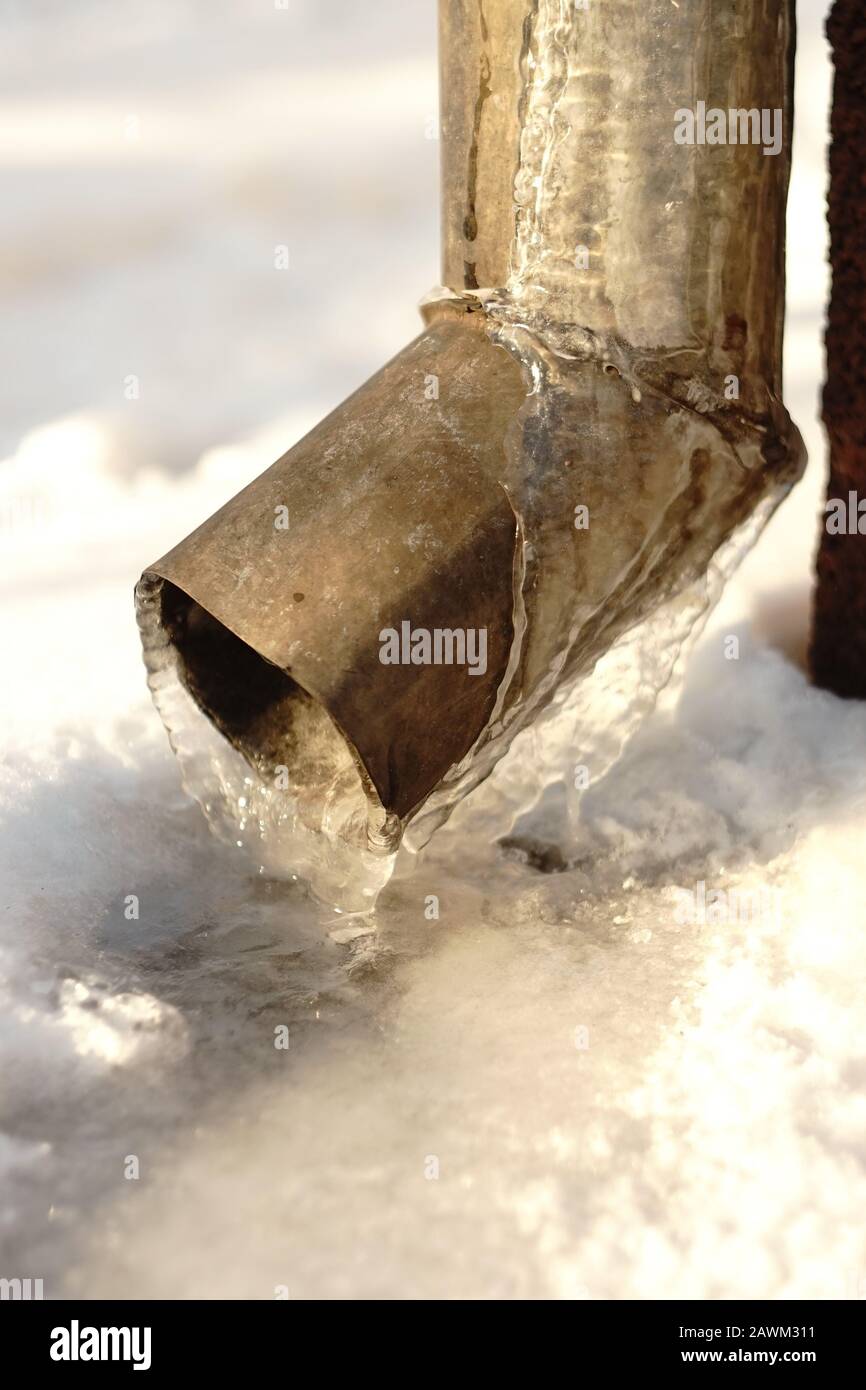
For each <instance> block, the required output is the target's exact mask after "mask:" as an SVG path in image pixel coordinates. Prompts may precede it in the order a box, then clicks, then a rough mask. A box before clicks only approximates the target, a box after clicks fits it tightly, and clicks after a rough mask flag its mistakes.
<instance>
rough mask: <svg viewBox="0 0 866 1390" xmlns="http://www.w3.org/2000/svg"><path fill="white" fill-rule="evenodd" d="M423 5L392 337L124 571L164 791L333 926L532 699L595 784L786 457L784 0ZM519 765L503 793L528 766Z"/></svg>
mask: <svg viewBox="0 0 866 1390" xmlns="http://www.w3.org/2000/svg"><path fill="white" fill-rule="evenodd" d="M441 21H442V23H441V29H442V38H441V57H442V86H443V112H442V129H443V142H442V149H443V170H442V174H443V272H444V273H443V278H444V280H445V282H446V283H445V286H444V288H443V289H442V290H441V291H440V292H438V293H436V294H434V295H432V296H430V297H428V300H427V301H426V302H425V305H424V308H423V313H424V318H425V322H426V328H425V331H424V332H423V333H422V334H421V335H420V337H419V338H418V339H416V341H415V342H414V343H412V344H410V345H409V347H408V348H406V349H405V350H404V352H402V353H401V354H399V355H398V357H397V358H395V359H394V361H393V362H392V363H389V364H388V365H387V366H386V367H385V368H383V369H382V371H381V372H380V373H378V374H377V376H376V377H374V378H373V379H372V380H371V381H370V382H369V383H367V384H366V385H365V386H364V387H362V388H361V390H360V391H359V392H357V393H356V394H355V396H353V397H351V398H350V399H349V400H348V401H347V402H346V403H345V404H344V405H343V406H341V407H340V408H339V409H338V410H337V411H336V412H334V414H333V415H332V416H330V417H329V418H328V419H327V420H326V421H323V422H322V424H321V425H320V426H318V427H317V429H316V430H314V431H313V432H312V434H311V435H309V436H308V437H307V439H305V440H303V441H301V443H300V444H299V445H297V446H296V447H295V448H294V449H293V450H291V451H290V452H289V453H288V454H287V455H285V456H284V457H283V459H281V460H278V462H277V463H276V464H275V465H274V466H273V468H272V469H270V470H269V471H268V472H267V473H266V474H264V475H263V476H262V478H260V479H258V480H257V481H256V482H255V483H253V484H252V485H251V486H250V487H249V488H247V489H246V490H245V491H244V493H242V494H240V495H239V496H238V497H237V498H235V499H232V501H231V502H229V503H228V504H227V505H226V507H224V508H223V509H222V510H221V511H220V512H219V513H217V515H216V516H215V517H214V518H211V519H210V520H209V521H207V522H205V523H204V524H203V526H202V527H200V528H199V530H198V531H196V532H194V533H193V535H192V536H191V537H189V538H187V540H186V541H184V542H182V543H181V544H180V545H179V546H177V547H176V548H175V550H173V551H171V552H170V553H169V555H167V556H166V557H164V558H163V560H161V561H159V562H157V563H156V564H155V565H154V566H152V567H151V569H150V570H149V571H147V572H146V574H145V576H144V577H143V579H142V582H141V584H140V586H139V591H138V611H139V622H140V625H141V629H142V635H143V640H144V647H145V657H146V662H147V665H148V670H149V676H150V683H151V688H152V690H153V693H154V697H155V700H156V702H157V705H158V707H159V709H160V712H161V714H162V716H163V719H164V721H165V723H166V725H167V727H168V728H169V732H170V736H171V738H172V743H173V746H174V748H175V751H176V752H177V753H178V756H179V758H180V761H181V764H182V767H183V771H184V779H185V782H186V785H187V787H188V789H189V790H190V791H192V792H193V794H194V795H196V796H197V797H198V799H199V800H200V802H201V803H202V805H203V807H204V809H205V811H206V814H207V815H208V817H209V819H210V821H211V823H212V825H213V826H214V827H215V828H216V829H217V831H218V832H219V833H220V834H221V835H222V836H223V838H224V839H226V841H227V842H228V843H230V844H234V845H235V846H236V847H237V848H239V849H242V850H244V851H245V852H249V853H252V855H253V857H254V859H255V861H256V862H257V863H258V864H259V865H260V867H261V868H262V870H263V871H264V872H268V873H296V874H298V875H300V876H302V877H304V878H306V879H308V880H309V881H310V883H311V884H312V886H313V888H314V891H316V892H317V893H318V894H319V895H320V896H321V897H323V898H325V899H326V900H327V901H329V902H332V903H334V904H335V905H337V906H339V907H341V908H342V909H344V910H348V911H363V910H366V909H367V908H369V907H370V906H372V904H373V903H374V902H375V897H376V894H377V892H378V891H379V890H380V889H381V887H382V885H383V884H384V882H386V881H387V878H388V876H389V874H390V873H391V871H392V869H393V866H394V863H395V860H396V856H397V852H398V850H399V848H400V846H401V843H402V844H404V845H406V846H407V847H408V848H409V849H410V850H414V849H417V848H419V847H420V846H421V845H422V844H423V843H424V842H425V840H426V839H427V838H428V837H429V835H430V834H431V833H432V831H433V830H435V829H436V827H437V826H438V825H439V824H441V823H442V821H443V820H444V819H445V818H447V816H448V815H449V814H450V812H451V811H452V810H453V808H454V807H455V805H456V804H457V803H458V802H459V801H461V800H462V799H463V798H464V797H466V796H467V795H468V793H469V792H471V791H472V790H473V789H474V788H475V787H477V786H478V784H479V783H480V782H482V781H484V780H485V779H486V778H488V777H489V775H490V774H491V772H492V770H493V769H494V767H495V766H496V764H497V763H498V762H499V760H500V759H501V758H502V757H503V755H504V754H505V753H506V752H507V751H508V749H509V747H510V745H511V743H512V741H513V740H514V738H515V737H516V736H517V735H518V734H520V733H521V732H522V731H524V730H526V729H528V728H529V727H530V726H531V725H533V724H534V723H536V722H537V721H538V720H539V719H540V718H541V717H542V716H545V715H546V716H548V717H547V719H546V724H545V727H547V728H549V725H550V717H551V716H553V715H555V716H556V718H557V720H559V721H560V722H562V721H563V720H564V721H565V722H566V723H567V713H568V711H571V713H572V715H573V714H574V712H575V711H578V710H580V711H582V718H583V720H584V722H585V726H586V727H584V728H582V730H581V733H580V738H581V747H582V748H583V749H584V750H586V749H592V748H595V749H596V754H595V756H594V759H593V767H592V776H593V778H595V777H597V776H599V775H601V773H602V772H603V770H604V768H605V767H606V766H607V765H609V761H610V756H613V754H610V753H609V752H605V751H604V750H605V749H607V750H611V749H615V748H618V747H620V746H621V745H622V742H623V741H624V739H625V738H626V737H627V736H628V733H629V732H630V731H631V729H632V728H633V726H634V723H635V721H636V719H637V718H638V716H639V712H640V711H641V710H642V709H645V708H646V706H647V703H648V697H649V698H651V696H652V694H654V693H655V692H657V690H658V689H660V688H661V686H662V685H663V684H664V683H665V682H666V681H667V680H668V679H669V677H670V673H671V670H672V667H673V663H674V661H675V658H676V654H677V652H678V651H679V650H680V648H681V646H682V644H683V642H684V641H685V640H686V638H687V636H688V633H689V631H690V630H691V628H692V627H693V626H694V624H695V623H696V622H697V620H698V619H699V617H700V615H701V614H702V613H703V612H705V610H706V606H707V603H708V602H709V601H710V598H711V597H712V593H713V591H714V589H716V588H717V587H718V583H717V579H718V577H719V576H723V575H724V574H725V573H727V572H728V570H729V569H730V567H731V566H732V564H733V562H734V558H735V556H736V554H737V553H738V550H739V549H741V548H742V547H743V546H744V545H745V544H747V543H750V542H751V540H752V539H753V538H754V536H755V534H756V532H757V529H759V526H760V525H761V524H762V523H763V521H764V520H765V519H766V517H767V515H768V514H769V512H770V511H771V510H772V508H773V507H774V506H775V504H776V503H777V502H778V500H779V499H780V498H781V497H782V496H783V495H784V493H785V491H786V490H787V489H788V488H789V487H790V485H791V483H792V482H793V481H794V480H795V479H796V477H797V476H798V474H799V472H800V471H801V469H802V466H803V463H804V455H803V449H802V444H801V441H800V438H799V435H798V433H797V431H796V429H795V428H794V426H793V425H792V424H791V422H790V420H789V418H788V416H787V413H786V411H785V409H784V406H783V405H782V402H781V399H780V381H781V327H782V316H783V305H784V207H785V197H786V190H787V177H788V168H789V157H790V128H791V90H792V84H791V62H792V49H793V23H792V14H791V7H790V5H789V4H788V3H787V0H772V3H771V0H762V3H759V4H746V3H734V4H731V5H728V6H725V7H719V6H718V5H714V4H712V3H710V0H696V3H694V4H691V5H689V6H688V7H680V8H676V7H673V6H671V5H670V4H669V3H667V0H665V3H661V0H649V3H646V0H643V2H642V3H631V0H596V3H591V4H590V5H589V6H588V8H587V9H583V8H577V7H575V6H574V5H573V4H565V3H562V2H561V0H536V3H534V4H527V3H526V0H524V3H521V4H518V3H516V2H515V0H486V3H483V4H478V3H472V4H470V3H467V2H466V0H444V3H443V4H442V6H441ZM701 103H703V105H701ZM752 108H754V109H755V111H756V112H758V115H759V119H758V122H757V126H756V127H753V125H752V124H751V123H750V120H749V119H747V120H746V121H745V124H743V125H742V129H741V128H740V125H739V124H738V122H739V117H737V118H736V120H735V121H734V123H733V126H732V129H735V130H736V131H737V133H738V134H740V133H742V134H744V135H748V134H752V133H756V134H757V136H758V137H759V138H761V137H763V135H764V134H765V133H766V131H772V129H773V122H774V120H775V114H774V113H776V112H778V113H779V123H777V124H779V130H780V131H781V140H780V144H779V149H778V151H777V152H776V153H767V152H766V147H765V146H763V145H761V144H760V143H748V142H739V141H738V143H737V144H731V143H725V144H719V143H715V144H712V143H707V141H706V138H704V140H703V143H701V142H700V140H699V138H698V137H699V136H700V134H701V133H703V135H704V137H706V119H707V118H706V113H707V110H710V111H711V112H714V111H719V112H722V113H726V112H728V111H731V112H733V113H736V112H739V111H741V110H742V111H743V112H744V113H745V115H746V117H747V118H748V113H749V110H750V109H752ZM762 111H767V112H769V113H770V119H769V124H766V123H765V125H764V126H762V122H761V119H760V113H761V112H762ZM689 112H690V113H691V115H692V131H693V133H695V143H692V144H689V143H686V142H684V141H683V140H681V139H679V137H678V135H677V132H679V134H680V135H682V133H683V131H684V130H686V133H687V134H688V129H687V127H688V122H687V121H686V120H685V117H684V115H683V113H689ZM713 119H715V118H713ZM726 119H727V117H726ZM701 121H703V126H701V124H700V122H701ZM719 128H720V127H719V122H718V121H716V123H715V126H714V127H713V129H714V130H715V131H716V133H718V130H719ZM280 509H283V510H284V511H285V513H286V515H287V517H288V519H289V523H290V524H289V526H288V529H287V531H286V532H285V533H284V534H280V532H279V530H278V529H277V528H276V527H275V525H274V517H275V514H279V512H280ZM708 575H711V576H715V578H713V579H712V580H711V579H708V577H707V576H708ZM623 653H626V654H627V659H626V660H625V662H624V663H623V662H622V660H621V658H622V654H623ZM606 700H607V701H608V704H609V706H610V710H609V723H610V727H606V720H605V717H604V715H603V714H602V713H601V711H602V710H603V709H604V707H605V701H606ZM547 743H548V746H550V747H554V746H556V745H557V739H556V737H555V736H548V737H547ZM542 762H543V766H540V768H539V786H538V788H537V790H540V789H541V787H542V786H543V785H544V783H545V781H550V780H551V779H552V778H554V777H556V776H558V775H561V772H562V769H561V768H560V769H559V770H558V771H557V769H556V768H555V767H554V766H552V765H550V764H549V763H547V762H544V760H542ZM498 780H499V784H500V785H505V784H506V783H507V771H506V772H505V773H504V775H503V777H501V778H499V779H498ZM523 795H524V797H525V795H526V789H525V788H524V792H523ZM520 809H521V806H520V805H514V806H512V808H511V814H512V815H514V814H516V813H517V812H518V811H519V810H520ZM508 828H509V827H508V824H507V823H503V825H502V827H501V829H502V833H503V834H504V833H506V832H507V830H508Z"/></svg>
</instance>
